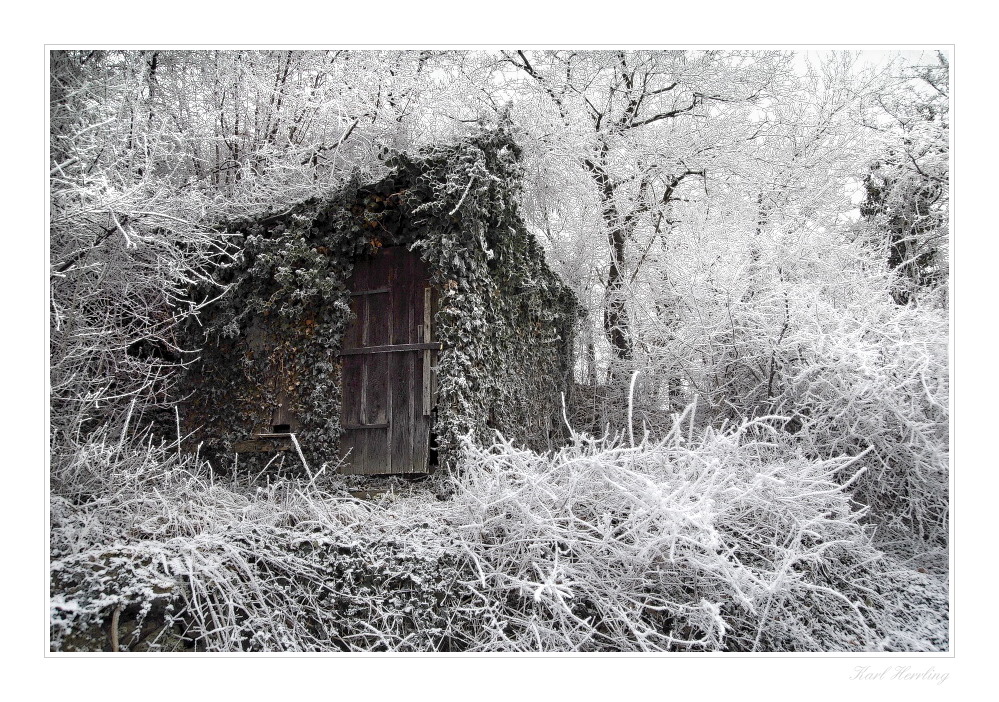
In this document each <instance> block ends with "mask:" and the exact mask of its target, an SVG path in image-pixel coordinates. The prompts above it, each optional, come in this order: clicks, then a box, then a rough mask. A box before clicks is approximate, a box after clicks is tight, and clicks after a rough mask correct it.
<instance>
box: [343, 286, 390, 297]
mask: <svg viewBox="0 0 999 702" xmlns="http://www.w3.org/2000/svg"><path fill="white" fill-rule="evenodd" d="M389 289H390V288H375V289H374V290H355V291H354V292H352V293H350V296H351V297H358V296H360V295H378V294H379V293H387V292H388V291H389Z"/></svg>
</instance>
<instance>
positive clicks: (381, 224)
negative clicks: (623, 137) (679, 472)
mask: <svg viewBox="0 0 999 702" xmlns="http://www.w3.org/2000/svg"><path fill="white" fill-rule="evenodd" d="M519 154H520V151H519V149H518V147H517V145H516V144H515V142H514V140H513V139H512V137H511V135H510V132H509V129H508V128H506V127H502V126H501V127H499V128H494V129H490V130H483V131H482V132H481V133H479V134H478V135H476V136H473V137H469V138H468V139H466V140H464V141H462V142H460V143H458V144H455V145H452V146H448V147H438V148H434V149H430V150H425V151H423V152H420V153H419V154H418V155H416V156H406V155H399V156H394V157H392V158H391V159H388V160H387V165H388V166H389V167H390V168H391V171H390V172H389V174H388V175H387V176H386V177H384V178H382V179H381V180H379V181H378V182H375V183H370V184H366V185H365V184H361V183H360V182H358V180H357V179H356V178H355V179H353V180H352V182H350V183H349V184H348V185H347V186H346V187H344V188H343V189H341V190H340V191H339V192H337V193H335V194H333V195H331V196H329V197H323V198H314V199H311V200H308V201H306V202H302V203H300V204H299V205H296V206H295V207H293V208H291V209H290V210H287V211H284V212H281V213H275V214H268V215H266V216H262V217H260V218H258V219H256V220H254V221H245V222H238V223H234V224H231V225H229V226H227V228H226V229H227V231H228V232H229V233H230V234H231V235H232V236H233V239H234V240H235V244H234V245H235V246H236V247H237V254H236V257H235V263H232V264H230V265H226V266H225V267H224V268H223V269H222V270H221V271H220V276H219V278H220V280H221V281H222V282H223V283H225V284H226V285H228V286H229V289H228V291H227V293H226V294H225V295H223V296H222V297H221V299H220V300H219V301H218V302H217V303H214V304H213V305H212V306H211V307H210V308H209V312H208V313H207V314H205V315H203V316H202V318H201V321H200V324H199V326H198V327H196V328H192V329H191V331H190V333H192V334H194V335H195V337H194V339H192V340H193V341H194V342H195V343H196V344H198V345H199V346H200V347H201V348H202V349H203V350H202V353H201V356H200V360H199V361H198V362H197V363H196V364H194V365H192V367H191V368H190V369H189V372H188V373H187V375H186V377H185V378H184V381H183V383H182V387H183V390H184V392H185V395H186V396H187V399H185V401H184V403H183V405H182V418H183V421H184V424H185V425H186V426H185V431H186V432H187V433H189V435H190V438H189V441H191V442H193V443H196V444H198V445H199V446H201V451H202V453H203V454H205V455H207V456H208V457H209V459H210V460H212V461H213V462H214V463H216V464H217V465H232V463H233V462H234V460H236V456H235V455H236V454H238V456H239V460H240V461H243V460H250V461H251V462H253V461H259V460H262V459H266V460H268V461H269V460H270V459H271V458H274V457H275V455H274V452H290V454H289V453H286V454H285V456H284V457H285V459H286V462H296V463H297V462H300V461H304V462H306V463H307V464H308V465H312V466H318V465H319V464H322V463H326V464H329V465H330V466H333V465H336V466H338V469H339V471H340V472H342V473H349V474H419V473H427V472H432V471H433V470H434V469H435V467H436V466H437V465H454V464H455V462H456V461H457V457H458V455H459V450H460V446H461V442H462V441H463V440H464V438H465V437H471V438H472V439H473V440H476V441H489V440H491V439H493V438H494V436H495V434H494V432H495V431H498V432H500V433H501V434H503V435H504V436H506V437H507V438H510V439H513V440H516V441H518V442H520V443H522V444H524V445H526V446H528V447H531V448H535V449H544V448H548V447H551V446H552V445H553V444H554V443H556V442H557V441H558V440H559V438H560V433H561V419H560V417H561V408H562V405H561V402H562V394H563V393H564V392H566V390H567V388H568V387H569V384H570V381H571V348H572V331H573V328H574V324H575V321H576V319H577V314H578V309H579V306H578V303H577V301H576V298H575V296H574V295H573V293H572V292H571V291H570V289H569V288H568V287H567V286H566V285H565V284H564V283H563V282H562V281H561V280H560V279H559V278H558V276H556V275H555V274H554V273H553V271H552V270H551V269H550V268H549V267H548V265H547V264H546V262H545V258H544V252H543V251H542V249H541V247H540V246H539V245H538V243H537V241H536V240H535V238H534V236H533V235H532V234H531V233H530V232H529V231H528V230H527V229H526V227H525V226H524V223H523V221H522V220H521V218H520V216H519V214H518V209H517V195H518V192H519V189H520V183H521V177H520V176H521V170H520V166H519V162H518V159H519Z"/></svg>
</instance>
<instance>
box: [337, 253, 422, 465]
mask: <svg viewBox="0 0 999 702" xmlns="http://www.w3.org/2000/svg"><path fill="white" fill-rule="evenodd" d="M348 285H349V286H350V291H351V292H350V306H351V312H352V313H353V315H352V318H351V322H350V324H349V325H348V328H347V332H346V334H345V336H344V341H343V348H342V350H341V353H340V361H341V364H342V371H341V372H342V379H343V386H342V389H343V411H342V414H341V420H340V421H341V425H342V426H343V428H344V434H343V436H342V437H341V441H340V455H341V457H342V458H343V459H344V463H345V464H344V467H343V469H342V470H341V472H344V473H349V474H377V473H426V472H427V471H428V456H429V440H430V423H431V417H430V412H431V409H432V403H433V391H434V379H433V377H432V372H433V365H434V362H435V360H436V359H435V352H436V350H437V349H439V348H440V344H439V343H436V342H435V341H434V335H433V328H432V327H433V324H432V320H433V316H434V312H435V310H434V305H435V304H436V296H435V295H434V294H433V291H432V290H431V287H430V283H429V277H428V275H427V271H426V268H425V266H424V264H423V262H422V261H421V260H420V257H419V254H416V253H413V252H410V251H407V250H406V249H405V248H404V247H401V246H398V247H391V248H386V249H382V250H380V251H379V252H378V253H377V254H375V255H374V256H371V257H369V258H364V259H359V260H358V261H356V262H355V265H354V273H353V275H352V276H351V278H350V280H349V281H348Z"/></svg>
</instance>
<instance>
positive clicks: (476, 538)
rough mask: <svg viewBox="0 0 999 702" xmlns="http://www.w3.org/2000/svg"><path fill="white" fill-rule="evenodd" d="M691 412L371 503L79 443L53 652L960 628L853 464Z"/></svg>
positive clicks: (770, 640) (687, 638)
mask: <svg viewBox="0 0 999 702" xmlns="http://www.w3.org/2000/svg"><path fill="white" fill-rule="evenodd" d="M689 420H690V411H689V410H688V414H686V415H684V416H682V417H678V418H677V421H676V422H675V423H674V427H673V430H672V431H671V432H669V434H668V435H667V436H666V437H665V438H663V439H661V440H658V441H651V440H640V441H638V442H637V444H636V445H632V444H631V442H630V441H628V442H625V441H623V440H621V439H620V438H618V439H613V438H609V439H604V440H595V439H590V438H587V437H584V436H580V435H576V436H575V438H574V441H573V442H572V444H571V445H570V446H567V447H566V448H564V449H562V450H561V451H559V452H557V453H554V454H551V455H546V454H539V453H534V452H531V451H527V450H524V449H521V448H518V447H516V446H514V445H512V444H510V443H509V442H506V441H503V440H499V441H498V442H497V443H496V444H495V445H493V446H491V447H479V446H476V445H474V444H472V443H471V442H468V443H467V444H466V446H465V451H464V457H463V459H462V461H463V465H461V466H460V470H458V471H456V472H455V473H454V475H453V476H440V477H437V478H433V479H431V480H429V481H426V482H424V483H416V484H408V485H407V484H404V483H402V482H394V483H393V482H392V481H388V482H387V483H386V485H387V487H389V488H390V491H389V492H388V493H387V494H386V495H385V496H383V497H381V498H379V499H377V500H375V501H362V500H358V499H355V498H353V497H351V496H350V494H349V492H348V491H347V490H346V483H344V482H343V481H344V478H338V477H330V476H328V475H327V474H319V475H315V476H313V478H312V479H310V480H308V481H306V480H279V481H277V482H266V481H265V482H259V481H257V482H253V481H252V480H247V478H245V477H244V478H242V479H240V480H238V481H237V480H235V478H234V477H233V476H228V477H227V478H226V479H225V480H224V481H222V482H220V481H219V479H218V477H217V476H214V475H213V474H212V473H211V472H210V470H209V468H208V467H207V464H206V463H204V462H199V461H197V460H195V457H192V456H187V457H181V456H178V455H177V454H176V453H175V452H174V450H173V448H174V447H171V446H164V447H160V448H157V447H149V446H148V444H147V445H146V447H145V448H144V449H142V450H140V449H138V448H135V447H129V446H123V445H120V444H112V443H107V442H105V443H104V444H101V445H98V446H83V447H80V448H79V450H78V452H77V453H76V454H75V458H74V459H73V460H68V457H67V458H66V459H65V460H64V461H62V462H61V463H60V464H58V465H57V466H54V468H53V496H52V500H51V520H52V553H51V557H52V560H51V563H50V569H51V583H52V597H51V612H52V616H51V642H52V647H53V649H54V650H60V651H71V650H112V649H113V648H115V647H117V648H118V649H119V650H123V651H125V650H127V651H165V650H185V651H191V650H196V651H619V650H636V651H664V650H681V651H682V650H693V651H704V650H708V651H745V650H763V651H813V650H822V651H851V650H906V651H908V650H912V651H926V650H938V649H944V648H946V647H947V616H948V615H947V608H948V604H947V587H946V583H945V581H943V580H941V579H940V578H939V577H938V574H934V573H926V572H923V571H925V569H920V568H916V567H915V566H909V565H905V564H903V563H902V562H899V561H896V560H893V559H891V558H889V557H886V556H885V555H884V554H882V553H881V552H879V551H878V550H876V549H875V548H874V547H873V546H872V544H871V538H870V537H871V534H870V531H871V530H870V528H869V527H865V526H864V525H863V524H862V520H863V513H862V512H858V511H856V510H855V503H854V502H853V501H852V500H851V499H850V497H849V495H848V493H847V490H848V489H849V488H850V487H852V485H856V484H859V483H860V482H861V481H862V480H863V479H864V473H863V468H862V467H861V466H860V461H858V460H852V459H849V458H835V459H815V458H812V457H808V456H807V455H805V453H804V452H803V451H797V452H795V451H793V450H789V449H788V447H787V446H786V445H783V444H781V443H779V442H775V441H774V440H773V438H774V431H773V430H772V428H771V427H770V425H769V422H772V421H773V420H772V419H771V420H761V421H758V422H753V423H747V424H743V425H740V426H739V427H737V428H733V429H731V430H729V431H726V432H717V431H713V430H707V431H706V432H703V433H698V432H696V431H695V430H694V429H693V428H692V425H691V423H690V421H689ZM67 456H68V454H67ZM83 475H86V476H88V478H87V481H86V485H87V487H88V489H87V490H86V491H81V490H75V489H73V487H74V485H75V482H74V481H72V480H68V479H67V477H76V476H83ZM250 477H252V476H250ZM844 480H845V481H846V482H847V485H846V486H844V485H843V484H841V481H844ZM850 481H852V483H851V482H850Z"/></svg>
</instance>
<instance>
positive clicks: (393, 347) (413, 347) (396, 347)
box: [337, 341, 441, 356]
mask: <svg viewBox="0 0 999 702" xmlns="http://www.w3.org/2000/svg"><path fill="white" fill-rule="evenodd" d="M440 348H441V344H440V342H439V341H432V342H430V343H427V344H387V345H385V346H364V347H362V348H358V349H344V350H343V351H341V352H340V353H339V354H337V355H338V356H363V355H365V354H371V353H392V352H394V351H424V350H427V349H429V350H431V351H439V350H440Z"/></svg>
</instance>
